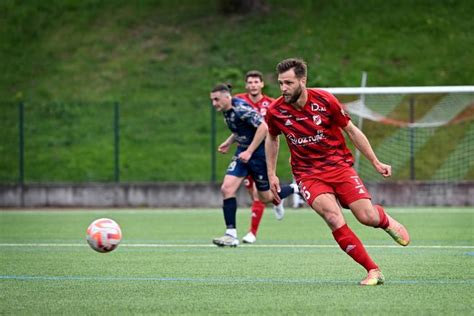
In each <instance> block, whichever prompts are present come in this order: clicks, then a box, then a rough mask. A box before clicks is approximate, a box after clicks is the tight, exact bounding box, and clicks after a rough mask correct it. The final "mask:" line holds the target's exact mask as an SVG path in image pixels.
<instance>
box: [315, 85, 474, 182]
mask: <svg viewBox="0 0 474 316" xmlns="http://www.w3.org/2000/svg"><path fill="white" fill-rule="evenodd" d="M364 81H365V80H364V79H363V82H364ZM321 89H323V90H326V91H328V92H330V93H332V94H334V95H335V96H336V97H337V98H338V99H339V100H340V101H341V103H342V104H343V105H344V107H345V110H346V111H347V112H349V113H350V115H351V117H352V119H353V121H354V124H355V125H357V126H358V127H359V128H360V129H362V130H363V131H364V133H365V134H366V135H367V137H368V138H369V140H370V141H371V143H372V147H373V148H374V151H375V152H376V154H377V156H378V157H379V159H380V160H381V161H385V162H387V163H389V164H391V165H392V168H393V169H392V170H393V177H392V179H393V180H421V181H448V182H452V181H455V182H459V181H474V159H473V157H474V85H460V86H422V87H365V86H363V87H350V88H341V87H331V88H321ZM355 168H356V169H357V170H358V171H359V173H360V174H361V176H362V178H363V179H367V180H368V181H380V180H381V177H380V175H378V174H377V173H376V172H375V171H374V170H373V168H372V166H371V165H370V164H369V163H368V162H367V160H366V159H360V155H359V153H358V152H356V162H355Z"/></svg>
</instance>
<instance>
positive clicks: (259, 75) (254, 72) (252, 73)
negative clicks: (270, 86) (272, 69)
mask: <svg viewBox="0 0 474 316" xmlns="http://www.w3.org/2000/svg"><path fill="white" fill-rule="evenodd" d="M249 77H257V78H259V79H260V81H263V74H262V73H261V72H260V71H258V70H250V71H248V72H247V73H246V74H245V81H247V79H248V78H249Z"/></svg>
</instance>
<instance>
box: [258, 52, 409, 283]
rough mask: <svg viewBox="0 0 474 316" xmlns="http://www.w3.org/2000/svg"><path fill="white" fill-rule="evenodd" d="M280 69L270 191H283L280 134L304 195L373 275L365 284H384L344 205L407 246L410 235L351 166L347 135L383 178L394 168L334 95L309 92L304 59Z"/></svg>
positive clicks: (271, 117) (271, 124) (268, 147)
mask: <svg viewBox="0 0 474 316" xmlns="http://www.w3.org/2000/svg"><path fill="white" fill-rule="evenodd" d="M277 71H278V83H279V86H280V90H281V94H282V96H281V97H279V98H278V99H277V100H276V101H275V102H274V103H272V105H271V106H270V108H269V109H268V111H267V115H266V120H267V124H268V135H267V137H266V141H265V152H266V159H267V168H268V177H269V181H270V188H271V190H272V191H273V192H278V190H279V189H280V184H279V179H278V177H277V176H276V161H277V156H278V150H279V137H278V135H279V134H283V135H284V136H285V137H286V141H287V144H288V146H289V148H290V152H291V168H292V172H293V175H294V177H295V179H296V181H297V183H298V185H299V187H300V193H301V194H302V195H303V197H304V198H305V199H306V201H307V203H308V204H309V205H310V206H311V207H312V208H313V209H314V210H315V211H316V212H317V213H318V214H319V215H320V216H321V217H322V218H323V219H324V221H325V222H326V223H327V225H328V226H329V228H330V229H331V231H332V234H333V236H334V239H335V240H336V242H337V243H338V244H339V246H340V247H341V249H342V250H343V251H345V252H346V253H347V254H348V255H349V256H350V257H352V259H354V260H355V261H356V262H357V263H359V264H360V265H362V266H363V267H364V268H365V269H366V270H367V272H368V275H367V277H366V278H365V279H364V280H362V281H361V282H360V284H361V285H377V284H382V283H383V282H384V276H383V274H382V272H381V271H380V269H379V267H378V266H377V264H376V263H375V262H374V261H373V260H372V258H371V257H370V256H369V254H368V253H367V251H366V250H365V247H364V245H363V244H362V242H361V241H360V240H359V238H358V237H357V236H356V235H355V234H354V232H353V231H352V230H351V229H350V228H349V227H348V226H347V224H346V222H345V219H344V216H343V214H342V211H341V207H340V206H339V204H340V205H342V206H343V207H347V208H350V209H351V211H352V213H353V214H354V216H355V217H356V218H357V220H358V221H359V222H361V223H362V224H364V225H367V226H372V227H375V228H382V229H384V230H385V231H386V232H387V233H388V234H389V235H390V236H391V237H392V238H393V239H394V240H395V241H396V242H398V243H399V244H400V245H402V246H406V245H408V243H409V242H410V237H409V234H408V231H407V230H406V229H405V227H403V225H401V224H400V223H398V222H397V221H396V220H394V219H393V218H392V217H390V216H389V215H388V214H387V213H386V212H385V210H384V209H383V207H382V206H380V205H373V204H372V202H371V196H370V194H369V192H368V191H367V189H366V187H365V186H364V184H363V182H362V180H361V179H360V178H359V176H358V174H357V173H356V171H355V170H354V169H353V168H352V165H353V157H352V154H351V152H350V150H349V149H348V148H347V146H346V143H345V140H344V136H343V134H342V131H344V132H345V133H346V134H347V135H348V136H349V138H350V139H351V141H352V142H353V143H354V145H355V146H356V148H357V149H359V150H360V151H361V152H362V154H363V155H364V156H365V157H366V158H367V159H368V160H369V161H370V162H371V163H372V165H373V167H374V168H375V170H377V171H378V172H379V173H380V174H381V175H382V176H384V177H389V176H390V175H391V166H390V165H387V164H384V163H382V162H380V161H379V160H378V159H377V157H376V155H375V153H374V151H373V149H372V147H371V145H370V143H369V141H368V139H367V137H366V136H365V135H364V134H363V133H362V131H361V130H359V129H358V128H357V127H356V126H355V125H354V124H352V122H351V120H350V117H349V115H348V114H347V113H346V112H345V111H344V110H343V108H342V106H341V104H340V103H339V101H338V100H337V99H336V98H335V97H334V96H333V95H332V94H330V93H329V92H326V91H324V90H320V89H313V88H306V79H307V66H306V63H305V62H304V61H303V60H300V59H294V58H290V59H286V60H283V61H282V62H280V63H279V64H278V66H277ZM338 202H339V203H338Z"/></svg>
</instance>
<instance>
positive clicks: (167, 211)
mask: <svg viewBox="0 0 474 316" xmlns="http://www.w3.org/2000/svg"><path fill="white" fill-rule="evenodd" d="M241 209H242V211H244V212H250V210H249V208H248V207H242V208H241ZM387 210H388V212H389V213H390V214H392V213H393V214H396V213H403V214H474V207H401V208H397V207H387ZM312 212H314V211H313V210H311V209H310V208H301V209H290V208H289V209H288V214H307V213H312ZM343 212H344V213H350V211H349V210H346V209H344V210H343ZM214 213H219V214H220V213H222V209H220V208H213V209H201V208H197V209H193V208H187V209H182V208H177V209H171V208H160V209H36V210H31V209H23V210H17V209H8V210H7V209H0V215H8V214H15V215H21V214H25V215H58V214H61V215H75V214H155V215H174V214H214Z"/></svg>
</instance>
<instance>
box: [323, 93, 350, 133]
mask: <svg viewBox="0 0 474 316" xmlns="http://www.w3.org/2000/svg"><path fill="white" fill-rule="evenodd" d="M326 98H327V100H328V101H329V104H330V105H331V115H332V118H333V120H334V123H335V124H336V125H337V126H339V127H341V128H344V127H346V126H347V124H349V121H350V120H351V117H350V115H349V113H347V112H346V111H345V110H344V107H343V105H342V104H341V103H340V102H339V100H338V99H337V98H336V97H335V96H334V95H332V94H331V93H329V92H326Z"/></svg>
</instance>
